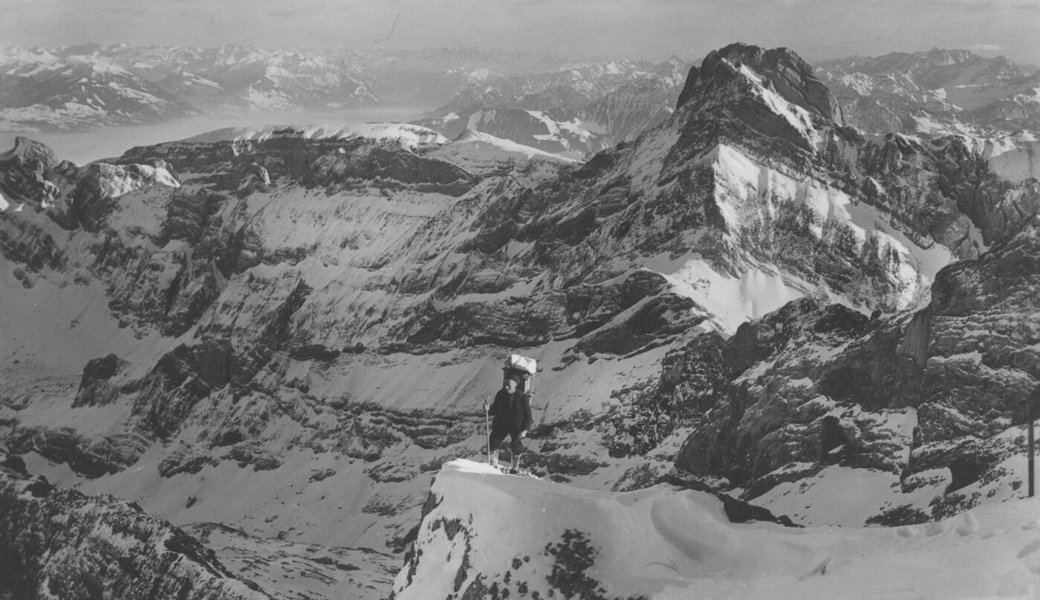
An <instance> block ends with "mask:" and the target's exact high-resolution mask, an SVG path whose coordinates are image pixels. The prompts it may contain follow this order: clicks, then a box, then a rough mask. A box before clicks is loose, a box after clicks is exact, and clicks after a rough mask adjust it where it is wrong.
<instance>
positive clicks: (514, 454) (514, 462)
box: [509, 431, 524, 471]
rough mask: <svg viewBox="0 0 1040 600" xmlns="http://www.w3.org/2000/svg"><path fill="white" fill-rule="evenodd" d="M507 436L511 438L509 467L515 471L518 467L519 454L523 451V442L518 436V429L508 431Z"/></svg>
mask: <svg viewBox="0 0 1040 600" xmlns="http://www.w3.org/2000/svg"><path fill="white" fill-rule="evenodd" d="M509 437H510V438H511V440H510V443H509V450H510V452H511V456H510V459H509V461H510V462H509V464H510V468H511V469H512V470H514V471H515V470H517V469H519V468H520V456H521V455H523V453H524V444H523V442H522V441H521V439H522V438H521V437H520V432H519V431H513V432H510V434H509Z"/></svg>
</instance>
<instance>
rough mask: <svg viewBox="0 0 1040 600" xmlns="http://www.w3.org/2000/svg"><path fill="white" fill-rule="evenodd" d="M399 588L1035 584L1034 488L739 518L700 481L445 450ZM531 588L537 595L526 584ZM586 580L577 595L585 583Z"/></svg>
mask: <svg viewBox="0 0 1040 600" xmlns="http://www.w3.org/2000/svg"><path fill="white" fill-rule="evenodd" d="M432 494H433V497H434V499H435V500H436V501H437V502H438V504H437V505H436V507H435V508H433V510H432V511H431V512H430V513H429V514H427V515H426V518H425V519H424V521H423V524H422V526H421V527H420V530H419V535H418V539H417V541H416V548H415V551H414V552H413V553H412V559H411V561H410V562H409V564H408V565H406V568H405V569H403V570H402V571H401V573H400V574H399V575H398V576H397V580H396V582H395V586H394V587H395V594H396V596H395V597H396V598H397V599H398V600H411V599H417V598H463V597H470V596H468V595H467V593H468V594H474V593H476V594H480V593H482V592H483V593H484V595H485V596H486V595H487V594H488V591H489V590H495V589H496V588H497V590H498V592H499V593H501V594H502V597H505V592H504V590H509V592H510V594H509V596H513V595H514V594H515V595H516V596H518V597H543V598H544V597H550V598H551V597H554V596H555V595H556V594H562V595H563V596H564V597H610V598H613V597H619V598H626V597H643V598H655V599H676V600H678V599H680V598H683V599H685V598H693V597H696V598H745V599H752V598H770V599H777V598H791V599H799V600H803V599H810V598H828V599H829V598H993V597H1005V598H1034V597H1036V594H1037V593H1040V552H1038V550H1040V519H1038V515H1040V501H1038V500H1035V499H1030V500H1019V501H1013V502H1008V503H1005V504H1001V505H990V506H986V507H984V508H979V509H975V510H972V511H969V512H967V513H964V514H961V515H958V516H957V517H954V518H951V519H948V520H945V521H942V522H938V523H929V524H926V525H915V526H904V527H899V528H842V527H809V528H804V529H795V528H785V527H782V526H779V525H775V524H772V523H760V522H751V523H746V524H737V523H732V522H730V521H729V520H728V519H727V517H726V516H725V512H724V511H723V508H722V503H721V501H719V500H718V499H717V498H715V497H713V496H711V495H710V494H706V493H702V492H696V491H690V490H680V489H676V488H673V487H669V486H657V487H653V488H649V489H646V490H640V491H635V492H628V493H623V494H612V493H606V492H593V491H588V490H577V489H573V488H570V487H567V486H564V485H560V484H556V483H551V482H547V481H541V480H534V479H530V478H526V477H516V476H504V475H501V474H498V473H497V472H494V471H492V470H490V468H489V467H487V466H486V465H483V464H479V463H474V462H470V461H466V460H457V461H453V462H451V463H448V464H446V465H445V466H444V467H443V468H442V470H441V472H440V474H439V475H438V477H437V480H436V482H435V484H434V485H433V489H432ZM536 593H537V594H538V595H537V596H536V595H535V594H536ZM586 594H588V595H586Z"/></svg>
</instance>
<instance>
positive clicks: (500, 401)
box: [488, 389, 532, 433]
mask: <svg viewBox="0 0 1040 600" xmlns="http://www.w3.org/2000/svg"><path fill="white" fill-rule="evenodd" d="M488 414H490V415H492V416H493V417H495V420H494V424H493V427H494V428H495V429H497V430H499V431H508V432H515V433H519V432H521V431H527V430H530V428H531V421H532V419H531V397H530V396H528V395H527V394H525V393H523V392H521V391H520V390H517V391H515V392H513V393H512V394H510V393H509V392H507V391H505V390H504V389H503V390H498V393H497V394H495V401H494V402H492V403H491V408H490V409H489V410H488Z"/></svg>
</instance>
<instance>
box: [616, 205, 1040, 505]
mask: <svg viewBox="0 0 1040 600" xmlns="http://www.w3.org/2000/svg"><path fill="white" fill-rule="evenodd" d="M1038 224H1040V222H1038V220H1037V217H1033V218H1031V219H1030V220H1029V221H1028V222H1026V223H1025V224H1024V225H1022V226H1021V230H1020V231H1019V232H1018V233H1017V234H1015V235H1013V236H1011V237H1010V238H1007V239H1005V240H1004V241H1002V242H1000V243H998V244H996V245H994V246H993V248H992V249H991V250H990V251H989V252H987V253H985V254H983V255H982V256H981V257H979V258H978V259H976V260H972V261H964V262H960V263H955V264H953V265H951V266H949V267H947V268H945V269H944V270H942V271H941V272H940V273H939V275H938V277H937V279H936V283H935V285H934V286H933V290H932V294H933V299H932V303H931V304H930V305H929V306H928V307H927V308H926V309H924V310H922V311H920V312H919V313H917V314H916V315H913V316H912V317H911V316H907V317H903V318H899V319H895V320H888V321H874V322H868V321H867V319H866V318H865V317H862V316H861V315H859V314H857V313H854V312H850V311H848V310H846V309H844V308H842V307H833V306H832V307H827V308H824V307H820V306H818V305H815V304H814V303H812V302H811V301H809V300H802V301H798V302H795V303H792V304H789V305H787V306H785V307H784V309H782V310H780V311H777V312H776V313H773V314H771V315H770V316H768V317H766V318H765V319H763V320H761V321H759V322H756V323H751V324H748V325H746V326H743V327H741V329H740V330H738V332H737V333H736V335H734V336H733V337H732V338H730V339H729V340H726V341H722V340H720V339H718V338H713V337H711V336H700V337H699V338H697V339H695V340H694V341H693V342H691V343H690V344H688V345H687V346H686V347H685V348H684V349H683V350H682V351H677V352H676V353H674V354H672V355H670V356H669V358H668V359H667V360H666V361H665V363H664V372H663V374H662V377H661V380H660V382H659V383H658V385H657V387H656V388H655V389H654V390H653V391H652V392H651V393H649V394H647V395H645V396H643V397H641V398H640V399H639V400H637V401H636V402H634V403H633V405H632V407H631V409H630V411H629V412H628V413H626V416H625V418H623V419H621V420H622V421H623V422H625V423H627V424H628V430H627V434H628V435H629V436H631V439H639V438H640V437H649V439H651V440H653V439H661V438H662V437H665V436H667V434H668V432H669V431H671V428H674V427H691V428H692V429H693V431H694V433H693V434H692V435H690V436H689V437H688V438H687V439H686V441H685V443H684V445H683V448H682V450H681V451H680V453H679V455H678V457H677V459H676V464H677V466H679V467H680V468H682V469H684V470H687V471H690V472H693V473H697V474H700V475H703V476H709V475H710V476H719V475H722V476H726V477H728V478H730V479H731V480H732V481H733V482H734V483H739V484H741V485H743V486H745V487H746V488H747V489H748V490H750V491H749V493H750V494H752V495H753V494H755V493H756V491H755V490H760V491H764V490H765V489H768V488H769V487H771V485H773V484H775V481H773V480H772V477H771V476H770V475H769V474H770V473H771V472H774V471H777V470H778V469H781V468H782V467H785V466H793V465H796V464H799V463H817V464H821V465H827V464H843V465H847V466H854V467H872V468H878V469H886V470H890V471H892V472H894V473H899V474H900V475H901V477H904V478H905V477H907V476H910V475H913V474H916V473H922V472H925V471H929V470H932V469H944V468H949V470H950V477H951V480H952V484H951V486H950V488H949V490H948V491H949V492H953V491H955V490H957V489H960V488H962V487H964V486H965V485H967V484H969V483H973V482H976V481H979V480H985V479H986V478H989V479H992V478H994V477H997V476H999V475H1000V473H998V472H996V471H994V469H996V468H997V466H998V465H999V463H1001V462H1002V461H1004V460H1006V459H1007V458H1008V457H1009V456H1011V455H1013V454H1015V453H1017V452H1022V451H1023V449H1022V448H1021V447H1020V445H1016V444H1014V443H1012V441H1011V438H1008V437H1007V436H1001V435H998V434H1001V433H1003V432H1005V431H1006V430H1007V429H1008V428H1009V426H1011V425H1013V424H1019V423H1021V422H1023V419H1024V411H1025V406H1026V403H1027V402H1031V401H1033V398H1034V397H1035V394H1036V390H1037V389H1038V387H1040V371H1038V370H1037V365H1040V356H1038V355H1037V353H1036V348H1035V343H1034V341H1035V336H1036V331H1037V330H1038V327H1040V321H1038V320H1037V315H1038V314H1040V310H1038V309H1040V307H1038V306H1037V305H1036V293H1035V291H1036V289H1037V286H1040V280H1037V275H1038V274H1040V263H1037V257H1038V256H1040V246H1037V241H1038V239H1040V236H1038V231H1040V229H1038ZM662 414H663V415H668V416H669V417H670V419H662V418H661V415H662ZM662 421H663V431H661V430H662ZM640 423H642V425H640ZM646 427H652V429H653V430H654V431H661V433H658V434H657V436H656V437H654V436H642V435H641V433H642V429H643V428H646ZM662 434H663V435H662ZM624 439H626V438H622V439H621V442H622V443H621V444H620V445H619V446H618V448H619V449H620V450H622V451H624V452H634V453H638V452H639V451H640V450H641V448H642V447H641V446H634V445H632V444H631V442H629V443H627V444H626V443H624ZM651 445H652V444H651ZM771 482H772V483H771ZM978 501H979V498H978V497H974V498H968V499H965V500H963V501H961V504H960V506H961V508H963V507H964V506H970V505H971V504H973V503H974V502H978ZM935 510H937V511H939V512H937V513H936V516H941V515H943V514H947V513H945V512H942V511H943V510H944V509H943V505H942V504H941V503H940V504H939V505H937V508H936V509H935Z"/></svg>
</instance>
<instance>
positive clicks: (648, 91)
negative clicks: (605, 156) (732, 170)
mask: <svg viewBox="0 0 1040 600" xmlns="http://www.w3.org/2000/svg"><path fill="white" fill-rule="evenodd" d="M690 66H691V65H690V64H689V63H685V62H684V61H682V60H680V59H678V58H672V59H670V60H668V61H665V62H661V63H651V62H646V61H630V60H615V61H601V62H595V61H574V60H569V59H566V58H562V57H558V56H551V55H538V54H526V53H516V52H507V51H497V50H491V51H486V50H478V49H451V50H433V51H427V52H400V51H398V52H390V51H388V52H385V53H377V52H324V53H322V52H296V51H285V50H275V51H269V50H261V49H258V48H250V47H242V46H222V47H219V48H189V47H164V46H127V45H113V46H100V45H85V46H72V47H66V48H58V49H40V48H7V49H3V50H0V130H9V131H23V132H33V131H74V130H82V129H89V128H95V127H107V126H116V125H131V124H135V125H136V124H150V123H155V122H159V121H164V120H172V119H180V118H184V117H189V116H193V115H200V114H205V113H219V112H222V111H247V112H265V111H272V110H279V111H283V110H284V111H335V110H338V109H344V108H355V107H361V106H379V105H387V106H390V105H401V104H408V105H414V106H417V107H420V108H421V107H428V108H429V109H430V110H429V113H428V114H429V117H427V118H425V119H423V120H422V121H421V122H420V124H422V125H424V126H427V127H430V128H433V129H435V130H437V131H439V132H441V133H442V134H444V135H446V136H448V137H449V138H455V137H457V136H458V135H460V134H462V133H463V132H465V131H466V130H474V131H480V132H483V133H487V134H490V135H493V136H495V137H498V138H502V139H507V140H511V141H513V142H516V143H519V144H523V145H526V146H530V147H532V148H534V149H537V150H541V151H545V152H550V153H556V154H562V155H564V156H566V157H568V158H584V157H588V156H591V154H593V153H595V152H598V151H600V150H603V149H605V148H609V147H612V146H614V145H615V144H617V143H620V142H625V141H631V140H634V139H635V137H636V136H638V135H639V134H640V133H641V132H643V131H645V130H647V129H649V128H651V127H653V126H655V125H657V124H659V123H661V122H662V121H663V120H664V119H666V118H667V117H668V116H669V115H670V114H671V113H672V111H673V108H674V106H675V102H676V99H677V97H678V94H679V90H680V87H681V85H682V81H683V80H684V78H685V74H686V72H687V70H688V69H689V67H690ZM816 72H817V74H818V75H819V76H820V78H821V80H822V81H823V82H824V84H825V85H826V86H827V87H828V88H829V89H830V91H831V93H832V94H833V95H834V97H835V102H836V105H837V106H838V107H839V108H840V110H841V115H840V116H839V117H838V118H839V119H843V120H844V122H845V123H846V124H848V125H852V126H855V127H857V128H859V129H862V130H863V131H864V132H866V133H888V132H902V133H911V134H918V135H922V136H925V137H932V136H940V135H945V134H950V133H957V134H962V135H969V136H974V137H979V138H993V137H1000V136H1006V135H1008V134H1014V133H1017V132H1020V131H1021V130H1028V131H1036V130H1037V129H1038V128H1040V74H1038V73H1036V72H1035V71H1034V70H1033V69H1030V68H1024V67H1021V66H1018V65H1015V64H1014V63H1012V62H1011V61H1009V60H1007V59H1006V58H1003V57H997V58H984V57H981V56H978V55H975V54H972V53H971V52H968V51H965V50H939V49H933V50H930V51H927V52H918V53H912V54H908V53H892V54H887V55H884V56H880V57H876V58H871V57H852V58H846V59H841V60H833V61H828V62H824V63H821V64H820V65H819V66H818V67H817V68H816Z"/></svg>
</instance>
